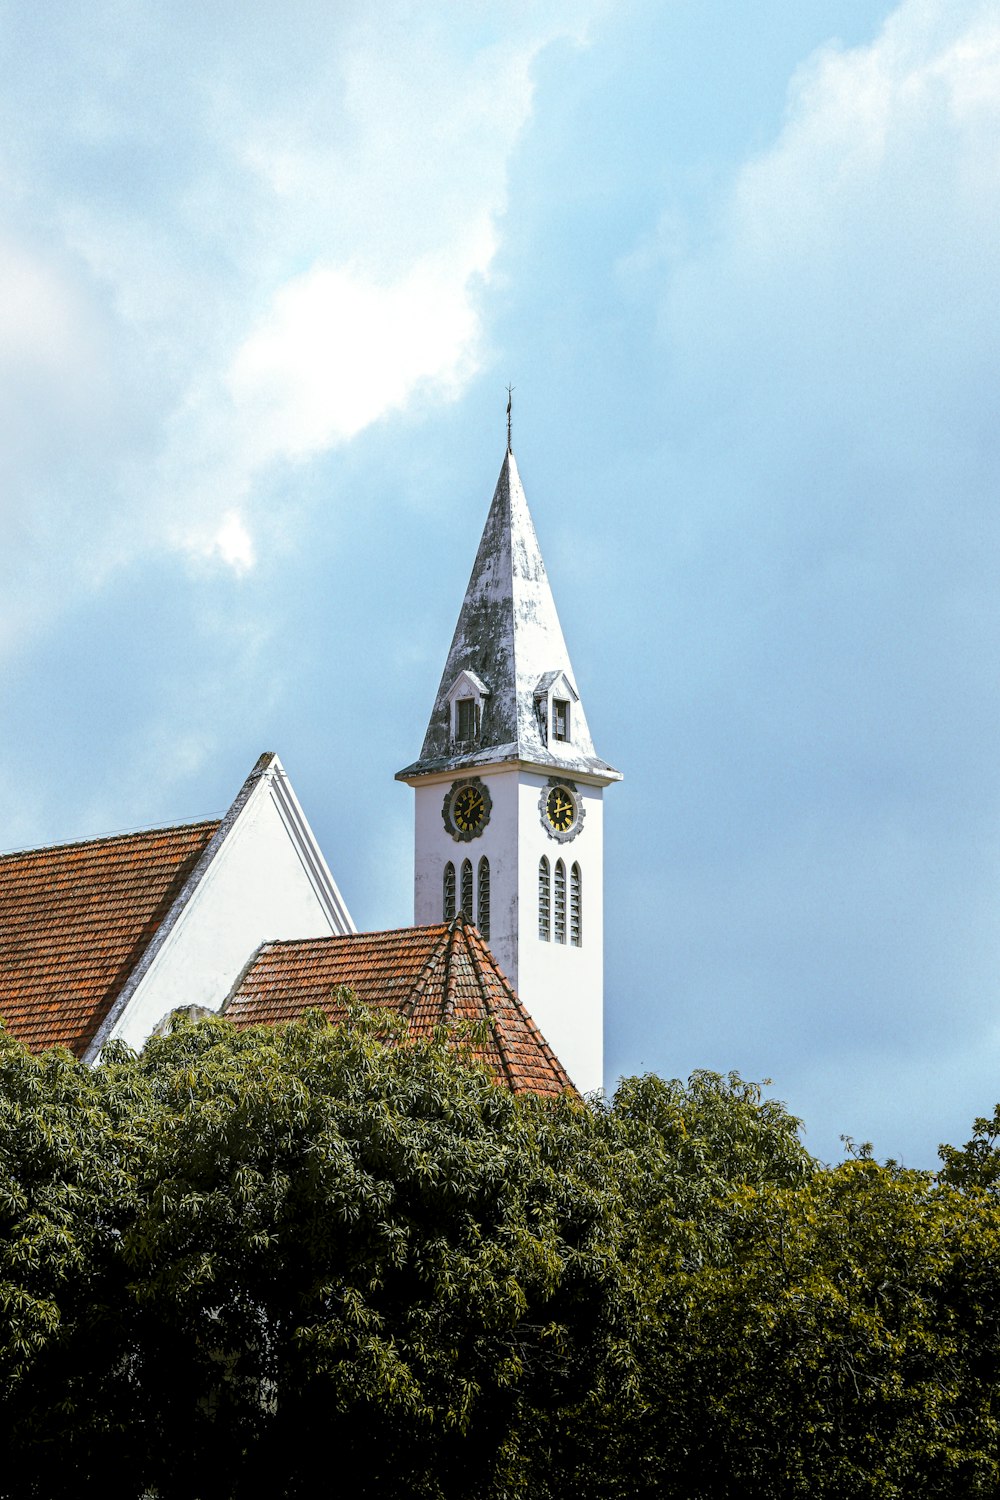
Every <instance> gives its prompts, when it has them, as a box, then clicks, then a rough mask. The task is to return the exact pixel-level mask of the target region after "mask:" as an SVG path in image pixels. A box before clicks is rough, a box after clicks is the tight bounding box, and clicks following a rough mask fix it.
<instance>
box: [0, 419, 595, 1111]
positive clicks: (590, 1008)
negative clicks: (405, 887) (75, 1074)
mask: <svg viewBox="0 0 1000 1500" xmlns="http://www.w3.org/2000/svg"><path fill="white" fill-rule="evenodd" d="M398 779H399V780H401V781H405V782H407V783H408V784H409V785H410V786H412V787H413V788H414V790H415V804H416V810H415V849H414V923H415V925H414V926H413V927H411V928H405V927H404V928H399V929H395V930H393V931H390V932H382V933H358V932H357V931H356V928H355V926H354V923H353V921H352V919H351V916H350V913H349V912H348V909H347V906H346V905H345V903H344V900H343V898H342V896H341V894H340V891H339V889H338V887H337V884H336V881H335V880H334V878H333V875H332V874H331V872H330V869H329V867H328V865H327V862H326V860H325V858H324V856H323V853H322V851H321V850H320V848H319V846H318V844H317V842H316V840H315V837H314V836H313V833H312V830H311V829H310V827H309V824H308V821H307V819H306V817H305V814H304V812H303V810H302V808H301V806H300V805H299V802H298V799H297V798H296V796H295V793H294V791H293V790H292V787H291V783H290V782H289V780H288V777H287V774H286V772H285V770H284V768H283V766H282V765H281V762H280V761H279V760H278V757H277V756H276V755H273V754H265V755H262V756H261V757H260V759H259V760H258V762H257V764H256V765H255V766H254V768H253V770H252V771H251V773H250V776H249V777H248V778H247V781H246V782H245V783H244V785H243V787H242V788H241V790H240V792H239V794H238V796H237V798H236V800H235V801H234V803H233V805H232V807H231V808H230V809H229V811H228V812H227V813H226V815H225V817H224V818H223V819H222V820H221V821H210V822H204V823H197V824H185V825H182V826H173V827H166V828H160V829H152V830H143V831H140V832H137V833H131V834H123V835H118V836H116V837H113V838H104V839H91V840H84V841H80V842H77V843H72V844H64V845H59V846H54V847H46V848H42V849H32V850H26V851H21V852H18V853H13V854H6V855H0V1019H2V1020H3V1022H4V1024H5V1025H6V1026H7V1027H8V1029H9V1030H10V1031H11V1032H12V1033H13V1034H14V1035H15V1036H18V1037H19V1038H21V1039H22V1040H23V1041H24V1042H25V1044H26V1045H27V1046H29V1047H30V1048H31V1049H32V1050H35V1051H39V1050H42V1049H44V1048H46V1047H50V1046H54V1045H62V1046H66V1047H68V1048H69V1049H70V1050H71V1051H72V1052H74V1053H75V1054H76V1055H77V1056H80V1057H83V1058H86V1059H88V1060H96V1058H97V1057H99V1055H100V1052H101V1049H102V1047H103V1046H104V1045H105V1044H106V1043H107V1042H108V1041H109V1040H111V1039H112V1038H118V1039H121V1040H123V1041H126V1042H128V1043H129V1044H130V1045H132V1046H134V1047H139V1046H141V1045H142V1043H143V1042H144V1041H145V1040H146V1038H147V1037H149V1036H150V1035H151V1034H152V1033H153V1032H155V1031H156V1030H158V1029H160V1028H161V1027H162V1026H164V1025H165V1024H166V1023H167V1021H168V1019H169V1016H170V1015H171V1014H172V1012H173V1011H175V1010H176V1009H178V1008H185V1009H188V1010H190V1011H192V1012H193V1013H205V1012H222V1013H225V1014H228V1015H230V1016H231V1017H232V1018H233V1020H234V1021H235V1022H236V1024H238V1025H253V1024H257V1023H260V1022H277V1021H281V1020H287V1019H291V1018H293V1017H295V1016H297V1015H301V1014H302V1012H303V1011H304V1010H305V1009H307V1008H309V1007H311V1006H319V1007H320V1008H321V1009H324V1010H326V1011H327V1013H328V1014H330V1015H331V1016H332V1017H334V1018H337V1017H340V1016H342V1015H343V1014H344V989H345V987H346V988H349V989H352V990H353V991H354V993H355V994H356V996H357V997H358V999H360V1000H361V1001H363V1002H364V1003H366V1004H369V1005H372V1006H374V1007H385V1008H388V1009H392V1010H394V1011H396V1012H398V1013H400V1014H402V1015H403V1016H404V1017H406V1019H407V1020H408V1022H409V1027H410V1034H411V1035H413V1036H420V1035H422V1034H427V1033H428V1032H429V1031H430V1030H431V1029H432V1028H433V1027H435V1026H437V1025H439V1024H442V1023H444V1024H446V1025H447V1024H449V1023H453V1022H455V1021H459V1020H470V1021H476V1020H479V1021H482V1020H485V1021H486V1022H487V1023H488V1032H489V1035H490V1036H491V1038H492V1042H491V1044H490V1045H489V1046H488V1047H486V1048H485V1050H482V1057H483V1061H484V1062H486V1064H487V1065H488V1066H489V1067H490V1068H491V1069H492V1071H493V1072H494V1074H495V1076H496V1077H497V1079H498V1081H500V1082H502V1083H505V1084H506V1085H507V1086H508V1087H510V1088H513V1089H515V1090H519V1089H526V1090H530V1091H532V1092H538V1093H545V1094H558V1093H560V1092H562V1091H564V1090H565V1089H567V1088H573V1087H574V1086H575V1088H576V1089H577V1090H578V1091H579V1092H581V1093H586V1092H589V1091H590V1090H593V1089H598V1088H600V1087H601V1085H602V1070H603V823H602V818H603V792H604V788H605V787H606V786H608V785H609V784H610V783H611V782H612V781H617V780H619V779H620V774H619V772H617V771H616V770H614V769H613V768H612V767H611V766H609V765H608V764H607V763H606V762H605V761H603V760H601V759H600V758H599V757H598V756H597V754H596V753H595V750H594V746H593V743H592V740H591V737H590V730H589V728H588V725H587V719H586V715H585V712H584V708H583V703H582V700H581V697H580V693H579V689H578V687H577V683H576V678H575V676H574V673H573V668H572V665H571V663H570V659H569V655H568V652H567V650H566V645H565V641H564V640H563V635H562V630H561V627H560V624H559V619H558V616H557V614H556V609H555V603H554V601H553V598H552V593H551V590H550V587H549V583H548V578H547V576H546V572H545V565H544V563H543V561H542V557H541V553H540V551H539V547H538V541H537V538H536V536H535V530H534V526H533V524H532V520H531V516H530V514H529V512H528V506H527V502H526V500H525V495H524V490H523V488H522V486H521V481H520V478H519V476H518V472H517V465H516V464H515V461H514V456H513V453H512V452H511V451H510V446H509V443H508V449H507V452H506V454H505V456H504V460H503V465H502V467H501V471H500V478H499V480H498V482H497V486H496V491H495V493H494V496H493V502H492V505H491V506H490V510H489V514H488V516H487V520H486V526H485V529H484V531H483V535H482V540H481V542H480V544H479V551H478V553H477V554H476V560H475V563H474V565H473V569H472V576H471V578H470V580H469V585H468V588H467V590H466V593H465V598H464V601H463V603H462V607H461V610H460V612H459V617H458V624H457V626H456V628H455V634H454V638H453V640H452V643H451V649H450V651H449V652H448V657H447V661H446V664H445V669H444V674H443V676H442V678H441V684H440V687H439V689H438V693H437V697H436V699H435V701H434V706H433V709H432V711H431V716H430V722H429V724H428V726H427V732H426V735H425V736H424V742H423V747H422V749H421V752H420V757H419V759H418V760H416V761H414V762H413V763H412V764H411V765H409V766H407V767H406V768H405V769H404V770H402V771H400V772H399V773H398Z"/></svg>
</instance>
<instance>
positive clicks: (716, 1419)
mask: <svg viewBox="0 0 1000 1500" xmlns="http://www.w3.org/2000/svg"><path fill="white" fill-rule="evenodd" d="M385 1027H386V1023H385V1020H384V1018H379V1019H376V1018H373V1017H371V1016H366V1015H364V1014H357V1015H356V1016H355V1017H354V1019H353V1021H352V1024H351V1025H350V1026H344V1027H339V1028H334V1027H330V1026H329V1025H328V1024H327V1023H326V1022H325V1021H324V1020H323V1019H322V1018H321V1017H319V1016H310V1017H307V1018H306V1019H305V1020H303V1021H301V1022H297V1023H294V1024H291V1025H286V1026H281V1027H267V1028H259V1029H250V1030H245V1031H237V1030H235V1029H234V1028H233V1027H232V1026H231V1025H229V1024H228V1023H227V1022H226V1021H224V1020H219V1019H209V1020H206V1021H201V1022H199V1023H197V1024H191V1023H186V1022H185V1023H179V1024H178V1025H177V1027H176V1029H175V1030H174V1031H173V1032H172V1033H171V1034H170V1035H168V1036H164V1037H159V1038H155V1039H154V1040H152V1041H150V1042H149V1043H148V1044H147V1046H146V1048H145V1049H144V1051H143V1052H142V1053H141V1054H140V1055H138V1056H135V1055H133V1054H132V1053H131V1052H129V1051H127V1050H126V1049H124V1048H121V1047H118V1046H112V1047H110V1048H108V1049H107V1050H106V1052H105V1055H104V1058H103V1060H102V1062H101V1063H100V1065H99V1066H98V1067H96V1068H88V1067H86V1066H84V1065H82V1064H80V1063H78V1062H76V1061H75V1060H74V1059H73V1058H71V1057H70V1056H69V1055H68V1054H67V1053H64V1052H58V1051H57V1052H51V1053H47V1054H44V1055H42V1056H40V1057H32V1056H30V1055H28V1054H27V1053H26V1052H25V1051H24V1050H23V1049H22V1048H21V1047H20V1046H19V1044H17V1043H15V1042H14V1041H13V1040H12V1039H11V1038H9V1037H8V1036H6V1035H5V1034H3V1033H0V1231H2V1232H0V1307H2V1310H3V1315H2V1319H0V1394H2V1397H3V1404H2V1415H0V1432H2V1437H3V1450H4V1455H5V1463H4V1466H3V1470H2V1473H0V1493H2V1494H3V1495H5V1496H8V1497H10V1500H21V1497H46V1500H60V1497H62V1496H70V1495H72V1496H74V1497H79V1496H85V1495H87V1494H89V1493H95V1494H96V1493H98V1492H99V1493H100V1494H101V1495H102V1496H106V1497H111V1500H116V1497H121V1500H125V1497H134V1500H140V1497H145V1496H149V1497H156V1500H173V1497H178V1500H180V1497H183V1500H240V1497H244V1496H248V1495H257V1494H263V1493H267V1494H269V1495H272V1496H274V1497H281V1496H289V1497H291V1496H298V1495H304V1494H306V1493H309V1494H312V1493H313V1492H314V1491H315V1475H316V1473H317V1472H321V1473H328V1474H329V1475H330V1478H331V1485H333V1484H334V1482H337V1483H339V1482H343V1483H345V1484H347V1483H349V1484H350V1487H351V1490H352V1492H353V1493H354V1494H357V1495H361V1496H365V1495H372V1496H375V1495H378V1496H383V1495H394V1496H395V1495H398V1496H414V1497H425V1496H426V1497H429V1500H448V1497H452V1496H454V1497H459V1496H461V1497H482V1500H488V1497H489V1500H494V1497H495V1500H506V1497H511V1500H513V1497H518V1496H525V1497H531V1500H535V1497H538V1500H546V1497H552V1500H555V1497H563V1496H566V1495H569V1494H572V1493H576V1492H580V1493H590V1494H593V1495H597V1496H607V1497H609V1500H612V1497H613V1500H617V1497H621V1500H625V1497H630V1500H631V1497H643V1496H650V1497H652V1496H654V1495H655V1496H657V1497H659V1496H665V1497H668V1500H669V1497H677V1500H709V1497H713V1500H714V1497H729V1496H731V1497H734V1500H735V1497H751V1500H754V1497H761V1500H763V1497H775V1500H777V1497H787V1496H796V1495H801V1496H807V1495H808V1496H810V1497H816V1496H819V1497H823V1496H828V1497H830V1500H833V1497H837V1500H852V1497H873V1500H874V1497H876V1496H878V1497H879V1500H895V1497H900V1500H901V1497H903V1496H906V1497H907V1500H910V1497H921V1496H927V1497H931V1496H934V1497H938V1496H942V1497H943V1496H956V1497H958V1496H962V1497H966V1496H986V1495H991V1496H992V1495H995V1494H996V1493H997V1489H998V1484H1000V1464H998V1454H997V1448H998V1442H997V1439H998V1432H997V1410H996V1407H997V1401H996V1397H995V1395H994V1392H995V1390H996V1388H997V1373H998V1372H997V1368H996V1366H997V1358H998V1350H1000V1341H998V1338H997V1320H998V1311H1000V1307H998V1304H1000V1295H998V1291H997V1288H998V1286H1000V1278H998V1271H1000V1201H998V1182H1000V1164H998V1157H1000V1154H998V1148H997V1140H998V1138H1000V1117H994V1119H993V1120H992V1121H989V1120H980V1121H977V1122H976V1126H975V1134H974V1136H973V1139H972V1140H971V1141H970V1142H969V1143H968V1144H967V1145H966V1146H965V1147H964V1148H962V1149H961V1150H959V1149H957V1148H950V1147H949V1148H942V1157H943V1166H942V1169H941V1171H940V1172H939V1173H938V1174H931V1173H926V1172H914V1171H910V1170H907V1169H905V1168H903V1167H900V1166H898V1165H896V1164H894V1163H891V1162H890V1163H882V1164H880V1163H878V1162H876V1161H875V1160H874V1159H873V1158H872V1157H871V1156H870V1154H868V1153H867V1152H865V1151H861V1152H859V1153H856V1154H855V1155H854V1156H852V1157H851V1158H850V1159H849V1160H848V1161H846V1162H845V1163H842V1164H840V1165H838V1166H833V1167H827V1166H824V1165H823V1164H822V1163H820V1162H818V1161H816V1160H815V1159H814V1158H812V1157H811V1156H810V1155H809V1154H808V1152H807V1151H806V1150H805V1148H804V1147H803V1145H802V1141H801V1137H800V1131H799V1122H798V1121H796V1120H795V1119H794V1118H792V1117H791V1116H790V1115H789V1114H788V1112H787V1111H786V1110H785V1109H784V1108H783V1106H781V1105H780V1104H779V1103H777V1102H776V1101H774V1100H772V1099H769V1098H766V1097H765V1096H764V1095H763V1094H762V1091H761V1090H760V1089H759V1088H758V1087H757V1086H755V1085H753V1084H750V1083H746V1082H744V1081H743V1080H742V1079H740V1078H739V1077H737V1076H736V1075H730V1076H729V1077H727V1078H722V1077H719V1076H717V1075H714V1074H709V1073H699V1074H696V1075H694V1076H693V1077H692V1078H691V1079H690V1080H689V1082H688V1083H687V1084H682V1083H679V1082H677V1081H672V1082H668V1081H664V1080H662V1079H658V1078H655V1077H645V1078H637V1079H630V1080H627V1081H625V1082H624V1083H623V1084H622V1085H621V1086H620V1088H619V1090H618V1092H617V1094H616V1096H615V1098H614V1099H613V1100H611V1101H610V1102H608V1103H601V1102H596V1103H594V1102H592V1103H591V1104H590V1105H584V1104H582V1103H581V1102H580V1101H579V1100H576V1099H573V1098H570V1097H567V1098H565V1099H563V1100H560V1101H556V1102H552V1101H549V1102H546V1101H543V1100H539V1099H536V1098H533V1097H531V1096H514V1095H512V1094H510V1093H509V1092H507V1091H506V1090H505V1089H503V1088H500V1087H498V1086H497V1085H496V1084H495V1083H494V1082H493V1081H492V1080H491V1079H490V1077H489V1076H488V1075H487V1074H486V1073H485V1072H484V1071H483V1070H482V1069H481V1068H479V1067H477V1066H476V1065H475V1064H474V1063H473V1062H472V1061H471V1059H470V1057H469V1056H464V1057H463V1056H461V1055H458V1056H456V1054H455V1051H454V1048H453V1046H451V1045H449V1044H448V1043H447V1042H446V1039H445V1038H444V1037H443V1036H441V1037H439V1038H437V1039H435V1040H434V1041H431V1042H428V1043H423V1044H420V1045H409V1046H405V1047H401V1046H390V1045H386V1036H385ZM389 1040H390V1041H391V1040H393V1039H392V1038H389ZM396 1040H398V1038H397V1039H396Z"/></svg>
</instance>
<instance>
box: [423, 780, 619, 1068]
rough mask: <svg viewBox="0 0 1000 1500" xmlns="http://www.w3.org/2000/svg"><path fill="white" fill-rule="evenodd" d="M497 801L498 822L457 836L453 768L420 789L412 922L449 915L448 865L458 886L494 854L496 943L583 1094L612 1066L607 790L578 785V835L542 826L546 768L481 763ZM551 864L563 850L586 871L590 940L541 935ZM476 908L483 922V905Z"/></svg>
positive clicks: (585, 926) (585, 925) (585, 929)
mask: <svg viewBox="0 0 1000 1500" xmlns="http://www.w3.org/2000/svg"><path fill="white" fill-rule="evenodd" d="M478 774H479V775H480V776H481V778H482V780H483V781H484V782H485V783H486V785H487V786H488V787H489V791H490V795H491V797H492V799H493V807H492V811H491V814H490V821H489V823H488V824H487V826H486V828H485V829H484V831H483V833H482V834H481V835H480V836H479V838H476V839H472V840H469V841H468V842H464V841H459V840H455V839H453V838H452V837H451V835H450V834H449V833H448V832H447V830H446V828H445V825H444V820H443V818H442V816H441V809H442V804H443V802H444V798H445V795H446V793H447V792H448V790H449V788H450V787H451V786H452V784H453V782H454V781H456V780H459V779H465V778H460V777H456V776H454V775H445V776H442V777H440V778H438V777H428V778H427V779H426V780H421V781H420V782H419V783H418V784H417V785H416V787H415V789H414V790H415V796H416V806H415V857H414V872H415V874H414V921H415V922H416V923H417V924H418V925H419V926H422V925H425V924H427V923H431V922H440V921H441V920H442V919H443V876H444V868H445V864H446V863H447V862H448V861H449V860H450V861H451V862H452V863H453V864H454V866H455V873H456V885H457V886H458V889H459V896H458V902H459V904H460V902H461V895H460V883H461V866H462V861H463V860H464V859H466V858H468V859H470V860H471V861H472V865H473V872H474V874H475V872H476V871H477V870H478V865H479V860H480V858H481V857H482V856H483V855H485V856H486V857H487V859H488V860H489V862H490V887H491V890H490V947H491V948H492V950H493V952H494V954H495V955H496V958H497V961H498V963H499V964H500V967H501V968H502V969H503V971H504V973H505V974H506V975H507V977H508V979H509V980H510V981H511V983H512V984H513V986H514V988H515V989H516V990H517V992H518V994H519V996H520V997H521V999H522V1000H523V1001H524V1004H525V1006H526V1007H527V1009H528V1011H529V1012H530V1014H531V1016H532V1017H533V1019H534V1020H535V1021H536V1022H537V1024H538V1026H539V1028H540V1030H541V1032H542V1034H543V1035H544V1037H545V1039H546V1041H548V1043H549V1044H550V1046H551V1047H552V1048H553V1050H554V1051H555V1053H556V1055H557V1056H558V1058H559V1059H560V1061H561V1062H562V1064H563V1066H564V1067H565V1069H566V1071H567V1073H568V1074H569V1075H570V1077H571V1078H572V1080H573V1082H574V1083H575V1084H576V1086H577V1088H578V1089H580V1090H582V1091H583V1092H589V1091H590V1090H592V1089H598V1088H601V1087H602V1084H603V1068H604V869H603V862H604V827H603V814H604V807H603V789H602V788H600V787H592V786H585V785H583V784H582V783H581V782H580V780H579V778H578V777H570V778H569V779H570V780H572V781H573V784H574V785H575V786H576V788H577V792H578V795H579V796H580V798H581V800H582V802H583V805H584V809H585V815H584V819H583V825H582V828H581V830H580V832H579V834H578V835H577V836H576V838H574V839H571V840H569V841H568V842H567V843H559V842H558V841H557V840H555V839H551V838H549V837H548V835H547V834H546V832H545V830H544V828H543V827H542V823H541V817H540V814H539V799H540V797H541V794H542V791H543V789H544V788H546V787H547V786H548V775H544V776H543V775H537V774H534V773H532V772H528V771H524V770H520V769H514V768H508V769H506V770H503V769H501V770H496V771H493V770H491V769H490V768H489V767H488V766H483V767H481V768H478ZM543 854H546V855H548V858H549V861H550V863H551V865H552V866H553V868H554V867H555V862H556V860H557V859H559V858H560V857H562V859H563V860H564V861H565V864H566V868H567V872H568V871H569V868H570V866H571V865H572V864H573V862H574V861H576V862H577V863H578V864H579V865H580V869H581V873H582V890H583V909H582V935H583V942H582V945H581V946H580V947H579V948H574V947H573V946H572V945H571V944H570V943H569V942H568V941H567V942H566V943H556V942H553V941H551V940H550V941H549V942H544V941H542V940H541V939H540V938H539V936H538V862H539V860H540V859H541V857H542V855H543ZM473 916H474V918H475V920H476V921H477V923H478V916H479V914H478V912H474V913H473Z"/></svg>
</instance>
